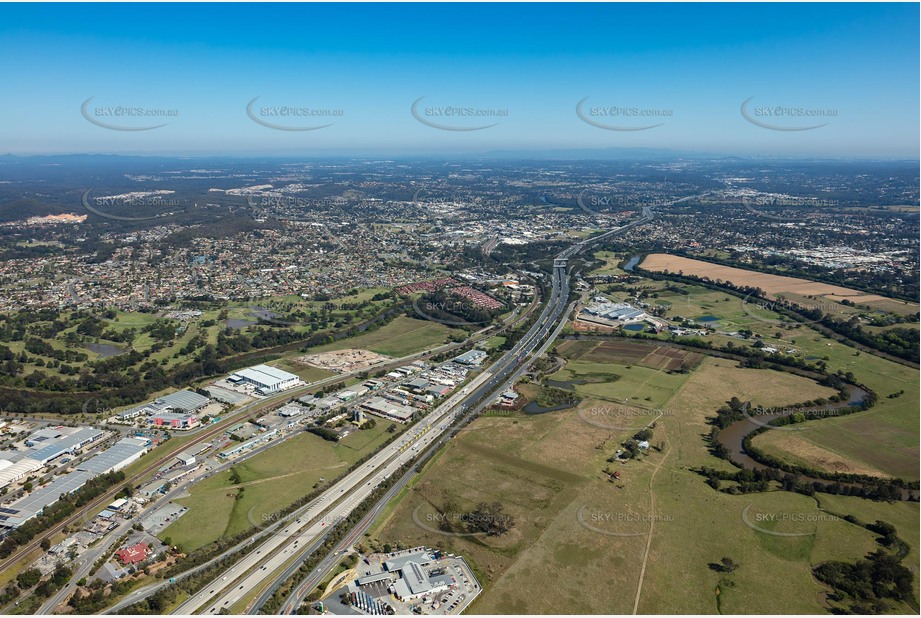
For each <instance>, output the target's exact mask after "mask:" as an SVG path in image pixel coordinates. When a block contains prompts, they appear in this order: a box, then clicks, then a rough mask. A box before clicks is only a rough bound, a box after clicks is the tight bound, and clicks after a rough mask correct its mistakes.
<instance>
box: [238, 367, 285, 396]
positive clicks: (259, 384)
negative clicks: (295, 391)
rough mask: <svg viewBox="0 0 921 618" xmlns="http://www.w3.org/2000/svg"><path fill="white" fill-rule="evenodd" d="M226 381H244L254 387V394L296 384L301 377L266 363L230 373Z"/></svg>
mask: <svg viewBox="0 0 921 618" xmlns="http://www.w3.org/2000/svg"><path fill="white" fill-rule="evenodd" d="M227 381H228V382H230V383H232V384H237V383H241V382H242V383H244V384H250V385H252V386H254V387H256V394H258V395H270V394H272V393H278V392H281V391H283V390H287V389H289V388H292V387H294V386H297V385H298V384H299V383H300V381H301V379H300V378H299V377H297V376H296V375H294V374H293V373H288V372H287V371H283V370H281V369H276V368H275V367H269V366H268V365H254V366H252V367H247V368H246V369H241V370H239V371H237V372H236V373H234V374H231V376H230V377H229V378H227Z"/></svg>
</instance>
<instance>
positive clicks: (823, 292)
mask: <svg viewBox="0 0 921 618" xmlns="http://www.w3.org/2000/svg"><path fill="white" fill-rule="evenodd" d="M641 266H642V267H643V268H645V269H646V270H651V271H655V272H663V271H666V270H667V271H669V272H671V273H677V272H679V271H681V272H683V273H684V274H686V275H693V276H695V277H709V278H710V279H712V280H714V281H715V280H717V279H722V280H723V281H729V282H732V283H733V284H735V285H739V286H752V287H758V288H761V289H762V290H764V292H765V293H766V294H768V295H769V296H775V297H776V296H778V295H782V294H784V293H791V294H800V295H802V296H821V297H823V298H826V299H828V300H829V301H831V302H838V301H840V300H843V299H845V298H846V299H848V300H850V301H853V302H854V303H857V304H861V305H868V306H870V307H877V308H880V309H884V310H886V311H894V312H898V313H915V312H917V311H918V304H917V303H906V302H903V301H900V300H894V299H890V298H886V297H884V296H879V295H878V294H868V293H866V292H861V291H859V290H852V289H850V288H845V287H842V286H839V285H831V284H829V283H819V282H817V281H809V280H808V279H799V278H796V277H785V276H783V275H772V274H768V273H759V272H756V271H752V270H745V269H742V268H733V267H731V266H722V265H720V264H711V263H710V262H704V261H701V260H694V259H691V258H686V257H679V256H677V255H668V254H667V253H651V254H649V255H647V256H646V259H644V260H643V263H642V264H641Z"/></svg>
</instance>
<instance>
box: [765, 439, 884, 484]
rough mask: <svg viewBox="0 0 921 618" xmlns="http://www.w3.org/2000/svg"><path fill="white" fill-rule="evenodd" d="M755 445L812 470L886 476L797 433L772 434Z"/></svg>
mask: <svg viewBox="0 0 921 618" xmlns="http://www.w3.org/2000/svg"><path fill="white" fill-rule="evenodd" d="M754 443H755V446H757V447H758V448H760V449H763V450H765V451H767V452H768V453H770V454H771V455H773V456H775V457H778V458H780V459H782V460H785V461H790V462H791V463H797V464H805V465H807V466H808V467H810V468H817V469H819V470H826V471H828V472H839V473H843V474H866V475H867V476H879V477H885V476H886V475H885V474H884V473H882V472H880V471H879V470H877V469H876V468H873V467H871V466H869V465H867V464H864V463H862V462H860V461H855V460H854V459H851V458H847V457H844V456H842V455H839V454H838V453H835V452H833V451H830V450H828V449H826V448H823V447H821V446H819V445H818V444H815V443H813V442H810V441H809V440H808V439H804V438H802V437H800V436H798V435H796V433H794V432H789V431H784V432H781V431H769V432H767V433H765V434H761V435H760V436H757V437H756V438H755V440H754Z"/></svg>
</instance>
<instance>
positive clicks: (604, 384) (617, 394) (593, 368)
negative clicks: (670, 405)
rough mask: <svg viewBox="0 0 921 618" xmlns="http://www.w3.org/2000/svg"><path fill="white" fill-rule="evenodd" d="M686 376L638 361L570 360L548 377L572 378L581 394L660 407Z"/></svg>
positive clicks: (571, 380)
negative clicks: (623, 362) (631, 363)
mask: <svg viewBox="0 0 921 618" xmlns="http://www.w3.org/2000/svg"><path fill="white" fill-rule="evenodd" d="M687 377H688V376H687V374H680V373H673V374H668V373H666V372H665V371H663V370H661V369H650V368H648V367H642V366H640V365H622V364H618V363H589V362H585V361H570V362H568V363H566V366H565V367H563V368H562V369H561V370H559V371H557V372H556V373H554V374H552V375H551V376H549V379H550V380H554V381H561V382H572V384H573V387H574V388H575V391H576V392H577V393H578V394H580V395H582V396H586V397H594V398H596V399H604V400H606V401H612V402H619V403H631V402H632V403H637V404H639V405H642V406H651V407H655V408H661V407H662V406H664V405H665V404H666V403H667V402H668V400H669V399H671V397H672V396H673V395H674V394H675V392H677V390H678V388H679V387H680V386H681V385H682V384H683V383H684V382H685V380H687ZM551 384H552V383H551Z"/></svg>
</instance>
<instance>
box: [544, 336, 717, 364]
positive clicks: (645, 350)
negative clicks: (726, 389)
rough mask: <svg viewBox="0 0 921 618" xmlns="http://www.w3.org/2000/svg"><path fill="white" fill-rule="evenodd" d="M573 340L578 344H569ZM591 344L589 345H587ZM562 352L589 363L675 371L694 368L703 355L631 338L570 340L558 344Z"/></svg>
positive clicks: (571, 357) (569, 357)
mask: <svg viewBox="0 0 921 618" xmlns="http://www.w3.org/2000/svg"><path fill="white" fill-rule="evenodd" d="M568 343H573V344H579V345H578V346H576V345H573V346H568V347H565V348H564V345H565V344H568ZM585 344H590V345H585ZM559 351H560V353H561V354H562V355H563V356H564V357H565V358H567V359H570V360H583V361H586V362H590V363H606V362H607V363H620V364H624V365H640V366H641V367H648V368H650V369H664V370H666V371H676V370H678V369H681V368H684V369H694V368H695V367H697V366H698V365H700V363H701V361H702V360H703V358H704V357H703V355H702V354H698V353H696V352H686V351H684V350H681V349H679V348H672V347H669V346H654V345H646V344H644V343H632V342H629V341H601V342H597V341H572V342H570V341H567V342H565V343H564V344H561V345H560V347H559Z"/></svg>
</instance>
